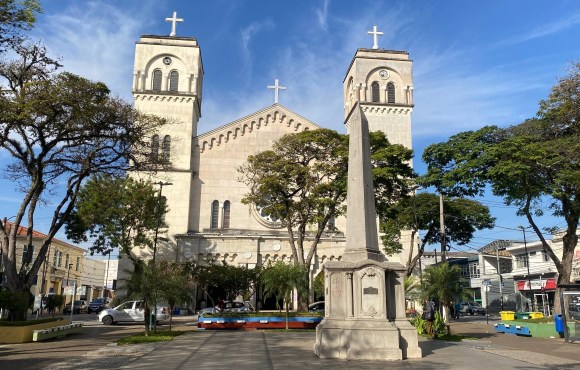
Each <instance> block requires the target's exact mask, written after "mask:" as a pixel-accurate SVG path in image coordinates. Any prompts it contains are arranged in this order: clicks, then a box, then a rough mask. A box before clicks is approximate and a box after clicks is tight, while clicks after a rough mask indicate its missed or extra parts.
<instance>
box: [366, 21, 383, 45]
mask: <svg viewBox="0 0 580 370" xmlns="http://www.w3.org/2000/svg"><path fill="white" fill-rule="evenodd" d="M367 33H368V34H369V35H373V41H374V43H373V49H378V48H379V36H382V35H383V33H382V32H379V31H377V26H376V25H374V26H373V30H372V31H368V32H367Z"/></svg>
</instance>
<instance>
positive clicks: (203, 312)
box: [197, 307, 220, 317]
mask: <svg viewBox="0 0 580 370" xmlns="http://www.w3.org/2000/svg"><path fill="white" fill-rule="evenodd" d="M218 312H220V309H219V308H217V307H206V308H203V309H201V310H199V311H197V316H198V317H199V316H203V315H207V314H210V315H214V314H216V313H218Z"/></svg>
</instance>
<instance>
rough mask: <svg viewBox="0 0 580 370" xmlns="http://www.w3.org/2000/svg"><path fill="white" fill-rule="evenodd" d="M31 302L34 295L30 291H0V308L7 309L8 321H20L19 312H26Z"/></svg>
mask: <svg viewBox="0 0 580 370" xmlns="http://www.w3.org/2000/svg"><path fill="white" fill-rule="evenodd" d="M33 303H34V296H33V295H32V294H31V293H30V292H11V291H9V290H4V291H0V308H2V309H5V310H8V320H9V321H22V320H23V318H22V316H21V315H20V312H22V311H24V312H26V311H27V310H28V309H29V308H30V307H31V306H32V304H33ZM24 319H26V317H24Z"/></svg>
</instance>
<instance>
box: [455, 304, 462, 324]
mask: <svg viewBox="0 0 580 370" xmlns="http://www.w3.org/2000/svg"><path fill="white" fill-rule="evenodd" d="M460 311H461V304H459V302H455V312H454V313H455V320H459V312H460Z"/></svg>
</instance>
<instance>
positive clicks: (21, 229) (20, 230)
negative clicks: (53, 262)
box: [6, 221, 83, 249]
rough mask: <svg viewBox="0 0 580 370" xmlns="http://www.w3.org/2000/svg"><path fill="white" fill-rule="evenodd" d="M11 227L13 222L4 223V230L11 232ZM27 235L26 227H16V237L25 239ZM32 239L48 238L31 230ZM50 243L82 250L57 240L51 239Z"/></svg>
mask: <svg viewBox="0 0 580 370" xmlns="http://www.w3.org/2000/svg"><path fill="white" fill-rule="evenodd" d="M13 227H14V223H13V222H10V221H6V229H7V230H6V231H8V230H11V229H12V228H13ZM8 232H9V231H8ZM27 235H28V228H27V227H24V226H18V233H17V236H21V237H26V236H27ZM32 237H33V238H34V239H45V238H48V235H46V234H43V233H41V232H39V231H36V230H32ZM52 242H53V243H58V244H61V245H65V246H68V247H72V248H78V249H83V248H81V247H79V246H76V245H73V244H70V243H67V242H65V241H62V240H60V239H57V238H52Z"/></svg>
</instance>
